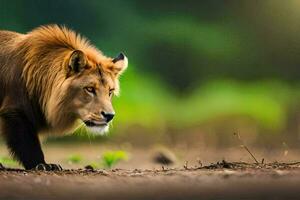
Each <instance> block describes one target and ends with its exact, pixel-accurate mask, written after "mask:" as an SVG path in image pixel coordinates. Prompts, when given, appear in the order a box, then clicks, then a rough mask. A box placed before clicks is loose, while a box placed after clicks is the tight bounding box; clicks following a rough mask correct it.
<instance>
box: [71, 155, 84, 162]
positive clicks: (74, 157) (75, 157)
mask: <svg viewBox="0 0 300 200" xmlns="http://www.w3.org/2000/svg"><path fill="white" fill-rule="evenodd" d="M82 160H83V158H82V156H81V155H79V154H73V155H70V156H69V157H68V159H67V161H68V163H70V164H78V163H80V162H81V161H82Z"/></svg>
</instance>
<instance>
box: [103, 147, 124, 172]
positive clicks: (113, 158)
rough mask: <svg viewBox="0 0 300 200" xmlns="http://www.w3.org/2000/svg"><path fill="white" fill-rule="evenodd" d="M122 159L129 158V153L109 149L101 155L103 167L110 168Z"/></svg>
mask: <svg viewBox="0 0 300 200" xmlns="http://www.w3.org/2000/svg"><path fill="white" fill-rule="evenodd" d="M122 160H128V154H127V153H126V152H125V151H107V152H104V153H103V155H102V157H101V161H102V165H103V167H104V168H109V169H110V168H112V167H113V166H115V165H116V164H118V162H120V161H122Z"/></svg>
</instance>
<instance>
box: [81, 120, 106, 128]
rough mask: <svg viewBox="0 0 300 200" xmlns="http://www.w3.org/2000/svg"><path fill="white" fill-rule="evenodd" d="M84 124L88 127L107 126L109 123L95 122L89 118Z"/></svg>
mask: <svg viewBox="0 0 300 200" xmlns="http://www.w3.org/2000/svg"><path fill="white" fill-rule="evenodd" d="M84 124H85V125H86V126H88V127H105V126H107V125H108V124H107V123H105V122H102V123H101V122H95V121H92V120H87V121H84Z"/></svg>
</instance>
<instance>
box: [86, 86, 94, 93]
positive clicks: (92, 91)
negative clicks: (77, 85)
mask: <svg viewBox="0 0 300 200" xmlns="http://www.w3.org/2000/svg"><path fill="white" fill-rule="evenodd" d="M84 89H85V90H86V91H87V92H89V93H92V94H95V93H96V91H95V88H93V87H85V88H84Z"/></svg>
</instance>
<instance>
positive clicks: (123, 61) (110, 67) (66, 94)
mask: <svg viewBox="0 0 300 200" xmlns="http://www.w3.org/2000/svg"><path fill="white" fill-rule="evenodd" d="M127 65H128V60H127V58H126V56H125V55H124V54H123V53H120V54H119V55H118V56H117V57H115V58H110V57H107V56H105V55H104V54H103V53H102V52H101V51H100V50H98V49H97V48H96V47H94V46H93V45H91V44H90V42H89V41H88V40H87V39H86V38H85V37H82V36H81V35H79V34H77V33H76V32H74V31H73V30H71V29H68V28H66V27H65V26H59V25H46V26H41V27H38V28H36V29H33V30H32V31H31V32H29V33H27V34H21V33H16V32H11V31H0V72H1V73H0V127H1V129H0V130H1V133H2V135H3V136H4V139H5V141H6V144H7V146H8V148H9V150H10V152H11V154H12V156H13V157H14V158H15V159H16V160H18V161H19V162H20V163H21V164H22V165H23V166H24V168H25V169H40V170H61V169H62V168H61V167H60V165H57V164H47V163H46V162H45V159H44V154H43V151H42V149H41V145H40V141H39V135H41V134H42V133H49V134H63V133H66V132H70V131H71V130H74V128H75V126H77V122H78V120H80V121H81V122H83V123H84V124H85V125H86V127H88V128H89V129H91V131H92V132H93V133H96V134H102V133H104V132H106V131H107V130H108V127H109V124H110V122H111V121H112V119H113V118H114V116H115V112H114V109H113V106H112V98H113V96H114V95H118V93H119V81H118V80H119V77H120V75H121V74H122V73H123V72H124V70H125V69H126V68H127Z"/></svg>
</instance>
